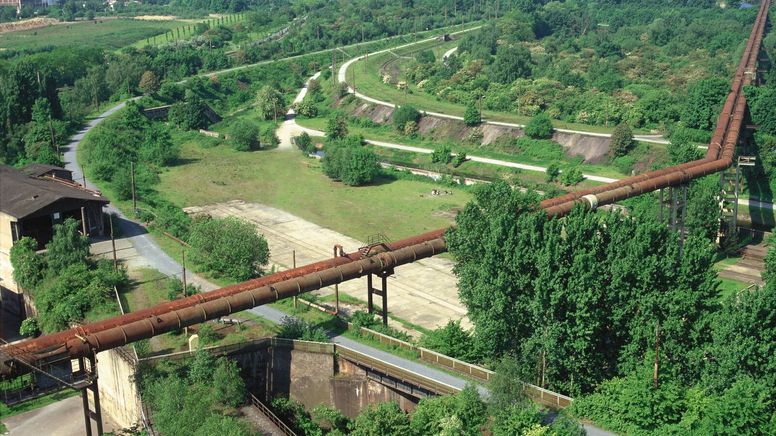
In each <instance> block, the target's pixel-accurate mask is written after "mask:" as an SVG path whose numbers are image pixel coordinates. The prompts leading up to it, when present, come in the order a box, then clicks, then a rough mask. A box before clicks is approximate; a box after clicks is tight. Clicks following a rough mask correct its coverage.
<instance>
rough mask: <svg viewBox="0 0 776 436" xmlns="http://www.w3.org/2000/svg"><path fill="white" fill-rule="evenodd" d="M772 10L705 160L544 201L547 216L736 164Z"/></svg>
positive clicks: (763, 9)
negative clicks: (745, 90)
mask: <svg viewBox="0 0 776 436" xmlns="http://www.w3.org/2000/svg"><path fill="white" fill-rule="evenodd" d="M769 7H770V0H766V1H764V2H763V3H762V4H761V6H760V10H759V11H758V14H757V19H756V20H755V24H754V27H753V29H752V32H751V34H750V37H749V39H748V40H747V45H746V48H745V49H744V53H743V54H742V56H741V61H740V63H739V65H738V68H737V69H736V74H735V76H734V79H733V82H732V84H731V87H730V92H729V93H728V96H727V98H726V100H725V103H724V105H723V108H722V111H721V112H720V115H719V117H718V119H717V126H716V128H715V130H714V134H713V136H712V139H711V141H710V144H709V148H708V151H707V152H706V156H705V157H704V158H702V159H699V160H696V161H693V162H688V163H686V164H682V165H677V166H673V167H668V168H664V169H662V170H657V171H650V172H647V173H644V174H641V175H638V176H634V177H628V178H625V179H622V180H619V181H617V182H614V183H610V184H607V185H602V186H596V187H593V188H589V189H583V190H579V191H576V192H573V193H569V194H566V195H562V196H559V197H556V198H552V199H549V200H544V201H542V202H541V207H542V208H543V209H545V211H546V212H547V214H548V215H550V216H562V215H565V214H567V213H569V212H570V211H571V210H572V209H573V208H574V206H575V205H576V204H578V203H581V204H583V205H585V206H586V207H590V208H596V207H598V206H601V205H605V204H611V203H614V202H616V201H619V200H623V199H626V198H630V197H633V196H636V195H641V194H644V193H646V192H651V191H654V190H656V189H660V188H665V187H668V186H675V185H677V184H681V183H686V182H687V181H689V180H692V179H695V178H699V177H703V176H705V175H708V174H711V173H713V172H715V171H712V172H709V169H710V168H713V169H716V171H717V172H718V171H722V170H724V169H726V168H727V167H729V166H730V165H732V163H733V156H734V155H735V147H736V143H737V141H738V138H739V136H740V132H741V127H742V125H743V120H744V115H745V113H746V99H745V97H744V93H743V88H744V86H746V85H749V84H750V83H751V80H752V77H751V76H750V75H749V74H747V73H748V72H749V71H754V70H755V69H756V68H755V67H756V64H757V55H758V53H759V48H760V44H761V42H762V37H763V32H764V30H765V23H766V21H767V14H768V9H769ZM649 187H652V189H648V188H649Z"/></svg>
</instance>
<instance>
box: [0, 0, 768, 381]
mask: <svg viewBox="0 0 776 436" xmlns="http://www.w3.org/2000/svg"><path fill="white" fill-rule="evenodd" d="M770 4H771V0H765V1H763V2H762V4H761V6H760V10H759V12H758V16H757V20H756V21H755V25H754V28H753V30H752V33H751V34H750V37H749V40H748V41H747V46H746V49H745V50H744V54H743V56H742V58H741V62H740V63H739V66H738V69H737V71H736V75H735V77H734V80H733V83H732V85H731V92H730V93H729V95H728V98H727V99H726V101H725V104H724V106H723V110H722V113H720V116H719V118H718V123H717V126H716V129H715V131H714V134H713V136H712V141H711V143H710V144H709V150H708V151H707V153H706V156H705V157H704V158H703V159H700V160H697V161H694V162H690V163H687V164H683V165H678V166H674V167H670V168H665V169H662V170H658V171H652V172H649V173H645V174H642V175H639V176H635V177H630V178H627V179H623V180H621V181H618V182H616V183H612V184H609V185H605V186H599V187H596V188H592V189H589V190H582V191H578V192H575V193H572V194H567V195H564V196H561V197H557V198H554V199H550V200H546V201H544V202H542V204H541V206H542V208H544V209H545V211H546V212H547V213H548V214H549V215H552V216H561V215H564V214H566V213H568V212H569V211H570V210H571V209H572V208H573V207H574V205H575V204H577V203H579V202H582V203H583V204H586V205H588V206H589V207H592V208H595V207H597V206H599V205H602V204H609V203H613V202H616V201H619V200H622V199H626V198H630V197H633V196H637V195H641V194H643V193H646V192H650V191H654V190H656V189H660V188H662V187H667V186H675V185H678V184H681V183H685V182H687V181H689V180H692V179H694V178H697V177H702V176H705V175H707V174H712V173H714V172H719V171H722V170H724V169H725V168H727V167H729V166H730V165H732V162H733V156H734V154H735V146H736V142H737V140H738V137H739V134H740V129H741V126H742V124H743V119H744V114H745V111H746V101H745V99H744V96H743V87H744V86H746V85H748V84H749V83H750V82H751V79H752V77H751V76H750V72H752V71H755V67H756V62H757V54H758V51H759V48H760V45H761V43H762V37H763V32H764V29H765V22H766V20H767V14H768V8H769V7H770ZM446 230H447V229H439V230H435V231H433V232H429V233H426V234H423V235H418V236H415V237H412V238H408V239H405V240H403V241H399V242H396V243H392V244H388V245H387V246H386V247H385V248H382V247H377V249H376V250H375V251H384V252H383V253H381V254H379V255H377V256H376V257H371V258H367V259H361V254H360V253H350V254H348V255H346V256H343V257H341V258H336V259H330V260H326V261H322V262H318V263H314V264H311V265H308V266H305V267H301V268H296V269H293V270H290V271H285V272H282V273H277V274H272V275H270V276H266V277H262V278H260V279H256V280H251V281H247V282H244V283H240V284H237V285H233V286H228V287H225V288H222V289H219V290H216V291H213V292H208V293H205V294H199V295H195V296H192V297H188V298H185V299H182V300H177V301H174V302H170V303H165V304H161V305H157V306H154V307H152V308H148V309H144V310H141V311H138V312H133V313H130V314H127V315H122V316H119V317H115V318H110V319H107V320H104V321H100V322H96V323H92V324H88V325H85V326H81V327H77V328H74V329H70V330H66V331H63V332H59V333H56V334H52V335H47V336H43V337H41V338H37V339H31V340H27V341H24V342H22V343H20V344H17V345H13V346H8V345H6V346H3V347H0V378H2V376H4V375H9V374H10V372H9V371H10V370H11V368H10V367H9V366H6V364H7V363H9V362H11V361H13V360H14V359H24V360H26V361H30V360H34V359H37V358H43V357H51V356H61V357H67V356H83V355H86V354H89V353H91V352H93V351H100V350H106V349H110V348H113V347H117V346H121V345H124V344H127V343H130V342H132V341H135V340H139V339H144V338H148V337H152V336H154V335H157V334H161V333H164V332H167V331H171V330H175V329H178V328H182V327H185V326H188V325H192V324H196V323H199V322H202V321H205V320H207V319H212V318H215V317H218V316H222V315H225V314H228V313H233V312H235V311H239V310H244V309H247V308H250V307H254V306H256V305H260V304H265V303H267V302H271V301H275V300H277V299H280V298H286V297H288V296H292V295H296V294H298V293H301V292H308V291H311V290H314V289H319V288H320V287H322V286H329V285H332V284H335V283H340V282H342V281H346V280H350V279H353V278H356V277H360V276H362V275H365V274H368V273H369V272H370V271H372V270H374V272H379V271H382V270H384V269H388V268H390V267H394V266H398V265H402V264H404V263H409V262H413V261H415V260H417V259H421V258H423V257H429V256H433V255H434V254H437V253H439V252H442V251H444V250H445V249H446V246H445V241H444V238H443V235H444V232H445V231H446ZM379 268H384V269H379Z"/></svg>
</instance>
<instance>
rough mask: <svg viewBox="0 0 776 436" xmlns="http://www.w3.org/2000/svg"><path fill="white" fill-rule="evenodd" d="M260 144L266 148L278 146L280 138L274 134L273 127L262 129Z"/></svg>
mask: <svg viewBox="0 0 776 436" xmlns="http://www.w3.org/2000/svg"><path fill="white" fill-rule="evenodd" d="M261 137H262V143H263V144H265V145H266V146H267V147H277V146H278V145H279V144H280V138H278V135H276V134H275V127H274V126H269V127H267V128H266V129H264V133H263V134H262V135H261Z"/></svg>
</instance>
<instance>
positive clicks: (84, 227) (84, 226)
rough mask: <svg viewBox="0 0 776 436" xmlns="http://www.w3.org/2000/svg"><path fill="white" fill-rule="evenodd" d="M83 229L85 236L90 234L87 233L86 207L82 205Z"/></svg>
mask: <svg viewBox="0 0 776 436" xmlns="http://www.w3.org/2000/svg"><path fill="white" fill-rule="evenodd" d="M81 229H82V230H83V232H84V236H89V235H87V234H86V209H85V208H84V207H81Z"/></svg>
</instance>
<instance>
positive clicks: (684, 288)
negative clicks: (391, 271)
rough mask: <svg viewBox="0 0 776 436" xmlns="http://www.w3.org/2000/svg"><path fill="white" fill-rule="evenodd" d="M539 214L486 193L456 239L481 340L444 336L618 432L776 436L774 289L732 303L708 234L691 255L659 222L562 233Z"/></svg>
mask: <svg viewBox="0 0 776 436" xmlns="http://www.w3.org/2000/svg"><path fill="white" fill-rule="evenodd" d="M537 202H538V198H537V197H536V196H533V195H531V194H528V195H526V194H521V193H519V192H517V191H513V190H511V189H510V188H508V187H507V186H505V185H503V184H498V183H496V184H492V185H488V186H485V187H482V188H480V189H478V190H476V191H475V201H474V202H473V203H472V204H470V205H469V206H467V208H466V209H465V210H464V211H463V212H462V213H461V214H459V215H458V219H457V222H458V226H457V228H456V229H455V230H454V231H451V232H450V233H449V234H448V237H447V239H448V244H449V247H450V251H451V252H452V253H453V254H454V255H455V257H456V261H457V264H456V266H455V273H456V274H457V275H458V278H459V286H460V295H461V298H462V301H463V302H464V304H466V306H467V308H468V311H469V317H470V319H471V320H472V321H473V322H474V324H475V328H474V331H473V335H472V336H471V338H467V335H465V334H462V332H460V331H458V330H457V329H455V328H454V326H448V327H447V328H446V329H445V330H446V331H443V332H439V333H436V335H439V336H441V335H442V333H446V334H447V335H448V338H449V339H448V340H449V341H450V342H449V344H447V345H448V346H450V347H454V348H453V350H466V348H467V347H466V346H465V345H463V344H466V343H469V348H470V349H476V350H480V352H481V353H482V356H487V358H486V359H484V360H486V361H487V360H491V361H492V360H493V359H494V357H497V356H500V355H511V356H513V357H510V358H509V361H510V362H512V363H513V364H514V369H513V371H514V373H515V374H516V378H517V379H520V380H525V381H528V382H531V383H534V384H537V385H540V386H546V387H549V388H550V389H553V390H556V391H560V392H564V393H570V394H572V395H574V396H575V397H576V398H577V399H576V401H575V403H574V406H573V409H572V411H573V412H574V413H575V414H577V415H578V416H581V417H588V418H592V419H594V420H596V422H599V423H600V424H602V425H604V426H606V427H608V428H610V429H612V430H615V431H620V432H625V433H640V432H650V431H655V432H659V433H688V432H690V433H693V432H699V433H709V432H710V433H718V432H720V431H722V429H726V428H732V429H734V430H732V431H734V432H736V433H749V434H767V433H769V432H770V431H772V429H771V427H770V426H772V425H773V422H776V421H774V419H775V418H774V412H773V405H772V404H771V402H770V400H769V399H768V398H772V397H773V395H774V393H776V391H775V390H774V389H775V388H774V380H771V379H772V377H770V376H767V375H765V374H768V373H770V372H772V371H773V368H771V366H772V365H771V363H770V362H771V361H773V360H774V357H776V356H775V355H774V350H773V347H771V346H770V344H772V343H773V342H774V339H776V337H774V336H773V332H774V331H776V329H774V328H773V326H774V325H776V318H774V316H773V314H776V310H774V309H773V308H771V307H770V306H771V305H772V302H773V301H774V297H773V295H772V294H773V293H774V292H776V286H774V285H775V283H772V282H768V283H766V285H765V287H764V288H763V289H761V290H759V291H753V292H746V293H744V294H739V295H732V296H730V297H729V298H728V299H726V300H722V301H721V299H720V292H719V283H718V281H717V279H716V273H715V271H714V270H713V269H712V265H713V261H714V256H715V250H714V248H715V247H714V246H713V245H712V243H711V242H710V240H709V239H708V237H707V235H705V234H704V230H703V228H702V227H701V228H699V229H697V231H696V232H694V233H693V234H690V235H688V236H687V238H686V240H685V241H684V243H683V245H682V249H681V250H682V251H681V253H680V252H679V244H678V239H677V235H676V234H675V233H674V232H672V231H670V230H669V229H668V228H666V227H665V225H664V224H662V223H660V222H658V221H656V220H655V219H654V218H651V217H650V215H649V214H636V216H637V218H633V217H623V216H621V215H620V214H614V213H594V212H588V211H584V210H582V209H577V210H575V211H574V212H572V213H571V214H570V215H569V216H567V217H565V218H564V219H563V220H557V219H548V218H547V217H546V214H545V213H544V212H542V211H541V210H538V209H537ZM696 227H697V226H696ZM510 235H511V236H510ZM755 329H756V330H757V332H755ZM656 354H657V357H656ZM736 397H737V398H738V399H734V398H736ZM707 401H708V402H707ZM712 403H714V406H713V407H712V406H711V404H712Z"/></svg>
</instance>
